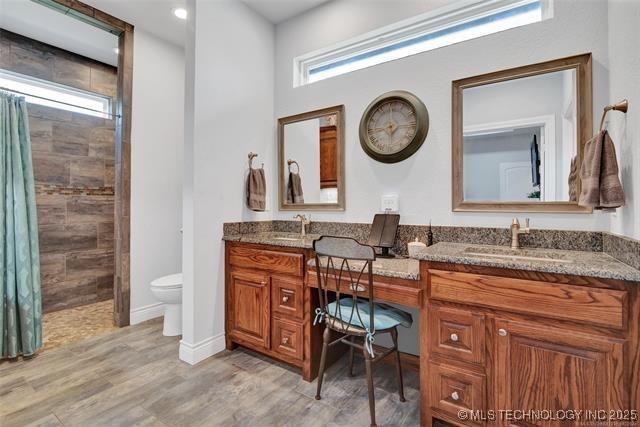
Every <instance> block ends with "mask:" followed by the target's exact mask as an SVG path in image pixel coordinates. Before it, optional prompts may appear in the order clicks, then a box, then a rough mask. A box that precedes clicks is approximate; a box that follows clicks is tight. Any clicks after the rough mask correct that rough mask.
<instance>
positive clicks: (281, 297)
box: [271, 276, 303, 319]
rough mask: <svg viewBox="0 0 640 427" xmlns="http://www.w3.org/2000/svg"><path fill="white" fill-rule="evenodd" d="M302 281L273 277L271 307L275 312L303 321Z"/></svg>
mask: <svg viewBox="0 0 640 427" xmlns="http://www.w3.org/2000/svg"><path fill="white" fill-rule="evenodd" d="M302 299H303V294H302V281H300V280H296V279H291V278H283V277H277V276H273V277H272V278H271V306H272V307H273V311H274V312H276V313H278V314H280V315H285V316H289V317H293V318H296V319H302V311H303V309H302Z"/></svg>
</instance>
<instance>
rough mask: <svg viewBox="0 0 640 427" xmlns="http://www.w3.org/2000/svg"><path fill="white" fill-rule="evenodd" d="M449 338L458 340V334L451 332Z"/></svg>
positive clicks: (454, 340)
mask: <svg viewBox="0 0 640 427" xmlns="http://www.w3.org/2000/svg"><path fill="white" fill-rule="evenodd" d="M449 338H451V341H453V342H457V341H458V334H451V336H450V337H449Z"/></svg>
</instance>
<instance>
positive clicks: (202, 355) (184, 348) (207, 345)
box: [179, 333, 225, 365]
mask: <svg viewBox="0 0 640 427" xmlns="http://www.w3.org/2000/svg"><path fill="white" fill-rule="evenodd" d="M224 349H225V341H224V333H221V334H218V335H215V336H213V337H209V338H206V339H204V340H202V341H200V342H199V343H196V344H188V343H186V342H184V341H182V340H181V341H180V352H179V353H180V355H179V357H180V360H182V361H183V362H187V363H188V364H190V365H195V364H196V363H198V362H201V361H203V360H204V359H206V358H207V357H211V356H213V355H214V354H216V353H220V352H221V351H223V350H224Z"/></svg>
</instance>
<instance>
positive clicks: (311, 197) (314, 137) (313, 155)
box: [284, 119, 320, 203]
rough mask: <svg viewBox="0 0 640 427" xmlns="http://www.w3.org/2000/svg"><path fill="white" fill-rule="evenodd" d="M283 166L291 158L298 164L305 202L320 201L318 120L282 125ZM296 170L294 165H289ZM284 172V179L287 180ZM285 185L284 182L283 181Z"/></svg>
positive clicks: (286, 174)
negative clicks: (284, 142) (283, 143)
mask: <svg viewBox="0 0 640 427" xmlns="http://www.w3.org/2000/svg"><path fill="white" fill-rule="evenodd" d="M284 140H285V141H287V142H286V145H285V150H284V152H285V155H284V168H285V171H288V166H287V160H288V159H292V160H295V161H297V162H298V165H299V166H300V181H301V182H302V192H303V194H304V201H305V202H306V203H319V202H320V120H318V119H311V120H305V121H302V122H296V123H291V124H288V125H286V126H285V127H284ZM291 168H292V169H291V170H292V171H294V172H295V171H296V165H292V166H291ZM288 175H289V174H288V173H285V181H287V180H288ZM285 185H286V182H285Z"/></svg>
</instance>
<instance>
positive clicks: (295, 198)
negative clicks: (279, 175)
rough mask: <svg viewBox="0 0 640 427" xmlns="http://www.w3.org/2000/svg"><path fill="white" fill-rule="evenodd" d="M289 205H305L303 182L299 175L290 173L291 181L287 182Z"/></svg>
mask: <svg viewBox="0 0 640 427" xmlns="http://www.w3.org/2000/svg"><path fill="white" fill-rule="evenodd" d="M287 203H294V204H298V203H304V194H303V193H302V180H301V179H300V175H299V174H297V173H293V172H289V181H288V182H287Z"/></svg>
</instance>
